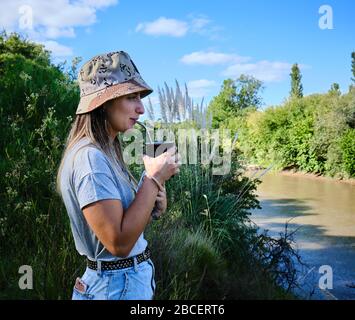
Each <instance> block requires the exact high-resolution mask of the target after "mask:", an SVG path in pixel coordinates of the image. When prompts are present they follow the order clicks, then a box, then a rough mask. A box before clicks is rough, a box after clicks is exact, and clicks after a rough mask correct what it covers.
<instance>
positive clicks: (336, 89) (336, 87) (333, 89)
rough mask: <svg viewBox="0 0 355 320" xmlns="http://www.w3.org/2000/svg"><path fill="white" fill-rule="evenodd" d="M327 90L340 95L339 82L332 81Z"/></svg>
mask: <svg viewBox="0 0 355 320" xmlns="http://www.w3.org/2000/svg"><path fill="white" fill-rule="evenodd" d="M328 92H329V93H330V94H335V95H338V96H340V94H341V92H340V86H339V84H338V83H333V84H332V86H331V87H330V89H329V91H328Z"/></svg>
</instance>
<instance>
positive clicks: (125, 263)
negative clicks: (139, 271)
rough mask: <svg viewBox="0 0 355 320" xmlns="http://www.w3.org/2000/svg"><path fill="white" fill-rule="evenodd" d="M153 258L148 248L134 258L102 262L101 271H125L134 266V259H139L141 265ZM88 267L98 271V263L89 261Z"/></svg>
mask: <svg viewBox="0 0 355 320" xmlns="http://www.w3.org/2000/svg"><path fill="white" fill-rule="evenodd" d="M150 256H151V251H150V249H149V248H148V247H146V248H145V250H144V251H143V252H142V253H139V254H137V255H135V256H133V257H130V258H126V259H120V260H116V261H101V270H116V269H123V268H129V267H133V266H134V261H133V258H134V257H136V258H137V263H141V262H143V261H145V260H148V259H149V258H150ZM87 266H88V267H89V268H90V269H93V270H97V261H92V260H90V259H87Z"/></svg>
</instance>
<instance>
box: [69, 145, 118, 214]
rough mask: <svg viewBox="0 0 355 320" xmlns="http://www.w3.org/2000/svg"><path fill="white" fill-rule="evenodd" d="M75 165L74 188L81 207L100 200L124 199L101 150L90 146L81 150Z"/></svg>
mask: <svg viewBox="0 0 355 320" xmlns="http://www.w3.org/2000/svg"><path fill="white" fill-rule="evenodd" d="M73 166H74V167H73V174H74V176H73V179H74V189H75V194H76V196H77V200H78V202H79V206H80V209H83V208H84V207H85V206H86V205H88V204H90V203H93V202H96V201H99V200H104V199H118V200H121V199H122V197H121V194H120V190H119V188H118V186H117V184H116V181H115V179H114V176H113V172H112V170H111V168H110V164H109V163H108V161H107V159H105V157H104V156H103V155H102V153H101V151H99V150H93V148H89V149H88V150H84V151H82V152H80V154H78V156H77V158H74V161H73Z"/></svg>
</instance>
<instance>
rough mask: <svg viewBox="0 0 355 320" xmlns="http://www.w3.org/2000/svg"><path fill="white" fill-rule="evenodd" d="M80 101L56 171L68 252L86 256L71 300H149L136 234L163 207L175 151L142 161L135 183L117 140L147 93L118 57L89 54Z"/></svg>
mask: <svg viewBox="0 0 355 320" xmlns="http://www.w3.org/2000/svg"><path fill="white" fill-rule="evenodd" d="M78 82H79V86H80V91H81V93H80V94H81V95H80V102H79V106H78V109H77V111H76V119H75V121H74V123H73V126H72V128H71V130H70V133H69V136H68V138H67V142H66V148H65V151H64V153H63V158H62V161H61V163H60V166H59V170H58V176H57V189H58V192H59V193H60V194H61V196H62V199H63V202H64V204H65V207H66V209H67V212H68V215H69V219H70V223H71V230H72V233H73V237H74V241H75V246H76V249H77V251H78V252H79V254H80V255H84V256H86V258H87V268H86V270H85V272H84V274H83V275H82V277H80V278H79V277H78V278H77V279H76V282H75V285H74V288H73V294H72V299H76V300H77V299H81V300H82V299H153V297H154V293H155V279H154V275H155V268H154V264H153V262H152V260H151V258H150V254H151V252H150V249H149V247H148V243H147V241H146V239H145V238H144V235H143V231H144V229H145V227H146V225H147V224H148V223H149V222H150V221H151V220H152V212H154V213H155V214H156V216H157V217H159V216H160V215H161V214H162V213H164V212H165V210H166V207H167V200H166V193H165V188H164V183H165V181H167V180H168V179H170V177H171V176H172V175H175V174H177V173H178V172H179V166H180V165H179V163H178V161H179V157H178V155H177V154H175V148H171V149H169V150H168V151H167V152H165V153H163V154H162V155H160V156H158V157H156V158H150V157H147V156H143V162H144V166H145V170H144V172H143V174H142V176H141V178H140V181H139V182H138V183H137V181H136V180H135V179H134V177H133V176H132V174H131V173H130V171H129V169H128V167H127V166H126V165H125V163H124V160H123V156H122V149H121V145H120V140H119V139H118V137H117V135H118V134H119V133H120V132H125V131H126V130H128V129H131V128H132V127H133V126H134V124H135V122H136V121H137V120H138V118H139V116H140V115H141V114H143V113H144V107H143V104H142V102H141V98H143V97H145V96H147V95H148V94H150V93H152V92H153V90H152V89H151V88H150V87H149V86H148V85H147V84H146V83H145V82H144V80H143V79H142V77H141V76H140V74H139V72H138V70H137V67H136V66H135V64H134V63H133V61H132V60H131V58H130V56H129V55H128V54H127V53H126V52H124V51H118V52H111V53H107V54H103V55H99V56H96V57H94V58H92V59H91V60H90V61H88V62H87V63H86V64H84V65H83V67H82V68H81V71H80V73H79V77H78Z"/></svg>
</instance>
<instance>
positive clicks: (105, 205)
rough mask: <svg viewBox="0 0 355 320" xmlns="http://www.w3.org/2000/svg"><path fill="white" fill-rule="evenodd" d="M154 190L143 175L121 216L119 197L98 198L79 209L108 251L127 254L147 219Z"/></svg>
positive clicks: (156, 192)
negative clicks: (109, 198) (134, 195)
mask: <svg viewBox="0 0 355 320" xmlns="http://www.w3.org/2000/svg"><path fill="white" fill-rule="evenodd" d="M158 191H159V189H158V187H157V185H156V184H155V182H154V181H152V180H151V179H149V178H147V177H145V178H144V180H143V183H142V185H141V187H140V188H139V190H138V192H137V194H136V197H135V199H134V200H133V201H132V203H131V205H130V206H129V207H128V209H127V211H126V212H125V214H124V215H123V207H122V203H121V201H120V200H100V201H97V202H94V203H92V204H89V205H88V206H86V207H84V208H83V213H84V216H85V218H86V221H87V222H88V224H89V226H90V227H91V229H92V230H93V232H94V233H95V234H96V236H97V237H98V239H99V240H100V241H101V243H102V244H103V245H104V246H105V248H106V249H107V250H108V251H109V252H111V253H112V254H113V255H115V256H119V257H123V258H124V257H126V256H128V254H129V253H130V251H131V250H132V248H133V246H134V244H135V243H136V241H137V239H138V237H139V236H140V234H141V233H142V232H143V231H144V228H145V226H146V225H147V224H148V222H149V221H151V212H152V210H153V207H154V204H155V201H156V198H157V194H158Z"/></svg>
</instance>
